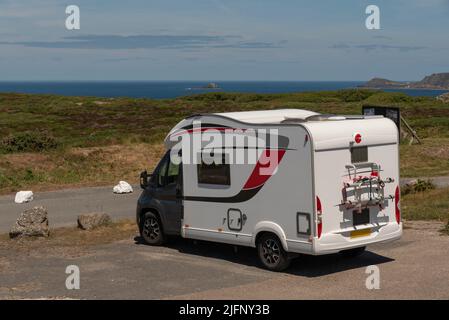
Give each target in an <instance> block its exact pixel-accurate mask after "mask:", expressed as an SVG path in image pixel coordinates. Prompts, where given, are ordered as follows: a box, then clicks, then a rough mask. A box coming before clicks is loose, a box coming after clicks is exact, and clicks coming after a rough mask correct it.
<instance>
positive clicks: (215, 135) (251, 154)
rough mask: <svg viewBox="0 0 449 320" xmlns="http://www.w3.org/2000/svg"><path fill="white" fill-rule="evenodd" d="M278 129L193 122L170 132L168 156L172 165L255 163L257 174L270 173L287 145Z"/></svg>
mask: <svg viewBox="0 0 449 320" xmlns="http://www.w3.org/2000/svg"><path fill="white" fill-rule="evenodd" d="M278 131H279V130H278V129H267V128H232V127H228V126H223V125H216V124H213V125H212V124H203V123H201V121H194V122H193V123H192V125H189V126H186V127H183V128H182V129H180V130H177V131H175V132H172V133H171V134H170V136H169V141H170V143H171V144H172V145H171V146H170V149H171V152H170V159H171V161H172V162H173V163H174V164H179V163H181V162H183V163H184V164H201V163H205V164H216V165H220V164H257V166H256V168H257V170H259V171H260V174H261V175H268V176H270V175H272V174H273V172H274V170H275V168H276V166H277V164H278V163H279V160H280V159H279V158H280V155H282V156H283V155H284V153H285V151H286V150H287V149H288V145H289V139H288V138H287V137H285V136H282V135H280V134H279V132H278Z"/></svg>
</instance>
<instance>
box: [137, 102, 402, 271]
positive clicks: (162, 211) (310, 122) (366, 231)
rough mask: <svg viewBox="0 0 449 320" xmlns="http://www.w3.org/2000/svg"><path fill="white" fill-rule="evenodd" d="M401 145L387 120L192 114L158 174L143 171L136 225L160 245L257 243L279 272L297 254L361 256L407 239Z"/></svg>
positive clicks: (169, 141)
mask: <svg viewBox="0 0 449 320" xmlns="http://www.w3.org/2000/svg"><path fill="white" fill-rule="evenodd" d="M198 124H199V125H198ZM212 137H214V139H211V138H212ZM195 139H196V140H195ZM181 140H182V143H180V141H181ZM213 140H219V143H217V141H213ZM237 142H238V143H237ZM253 142H256V144H254V143H253ZM195 143H196V145H197V147H196V149H195V148H192V145H195ZM398 144H399V140H398V129H397V127H396V125H395V123H394V122H393V121H391V120H389V119H387V118H384V117H382V116H335V115H323V114H318V113H315V112H312V111H307V110H298V109H285V110H269V111H249V112H231V113H216V114H199V115H193V116H191V117H189V118H186V119H184V120H182V121H181V122H179V123H178V124H177V125H176V126H175V127H174V128H173V129H172V130H171V131H170V133H169V134H168V135H167V138H166V139H165V146H166V148H167V153H166V154H165V156H164V157H163V158H162V160H161V161H160V163H159V164H158V166H157V167H156V169H155V170H154V172H153V173H152V174H151V175H147V174H146V172H144V173H142V174H141V185H142V188H143V189H144V191H143V193H142V195H141V197H140V198H139V201H138V205H137V224H138V226H139V229H140V232H141V235H142V237H143V238H144V239H145V241H146V242H147V243H149V244H152V245H160V244H162V243H163V242H164V240H165V239H166V236H169V235H181V236H182V237H184V238H191V239H200V240H207V241H216V242H223V243H229V244H234V245H242V246H251V247H256V248H257V250H258V254H259V258H260V260H261V262H262V264H263V265H264V266H265V267H266V268H268V269H270V270H276V271H279V270H283V269H285V268H286V267H287V266H288V264H289V261H290V258H291V257H294V256H295V254H296V253H302V254H311V255H322V254H330V253H337V252H344V253H347V254H349V255H353V256H354V255H358V254H360V253H362V252H363V250H364V249H365V247H366V246H367V245H369V244H373V243H379V242H387V241H392V240H396V239H399V238H400V237H401V234H402V223H401V213H400V205H399V200H400V192H399V150H398ZM198 146H199V147H198ZM203 154H208V156H209V158H210V157H212V158H213V159H214V160H215V161H210V159H207V160H208V161H206V160H205V158H203ZM175 158H176V161H174V160H173V159H175ZM217 159H218V161H216V160H217ZM242 159H243V160H242Z"/></svg>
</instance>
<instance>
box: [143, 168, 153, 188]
mask: <svg viewBox="0 0 449 320" xmlns="http://www.w3.org/2000/svg"><path fill="white" fill-rule="evenodd" d="M149 177H151V175H148V172H147V170H145V171H142V172H141V173H140V187H141V188H142V189H145V188H146V187H148V178H149Z"/></svg>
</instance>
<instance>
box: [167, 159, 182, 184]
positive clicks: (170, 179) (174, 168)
mask: <svg viewBox="0 0 449 320" xmlns="http://www.w3.org/2000/svg"><path fill="white" fill-rule="evenodd" d="M178 176H179V164H174V163H173V162H171V161H169V162H168V171H167V179H166V184H172V183H176V182H177V181H178Z"/></svg>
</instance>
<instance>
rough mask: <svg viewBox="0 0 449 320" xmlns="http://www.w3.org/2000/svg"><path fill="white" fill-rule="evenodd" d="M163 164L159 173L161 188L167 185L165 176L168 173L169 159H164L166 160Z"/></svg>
mask: <svg viewBox="0 0 449 320" xmlns="http://www.w3.org/2000/svg"><path fill="white" fill-rule="evenodd" d="M162 161H163V163H162V164H161V166H160V167H159V171H158V172H157V185H158V186H159V187H162V186H164V185H165V174H166V172H167V163H168V157H164V160H162Z"/></svg>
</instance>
